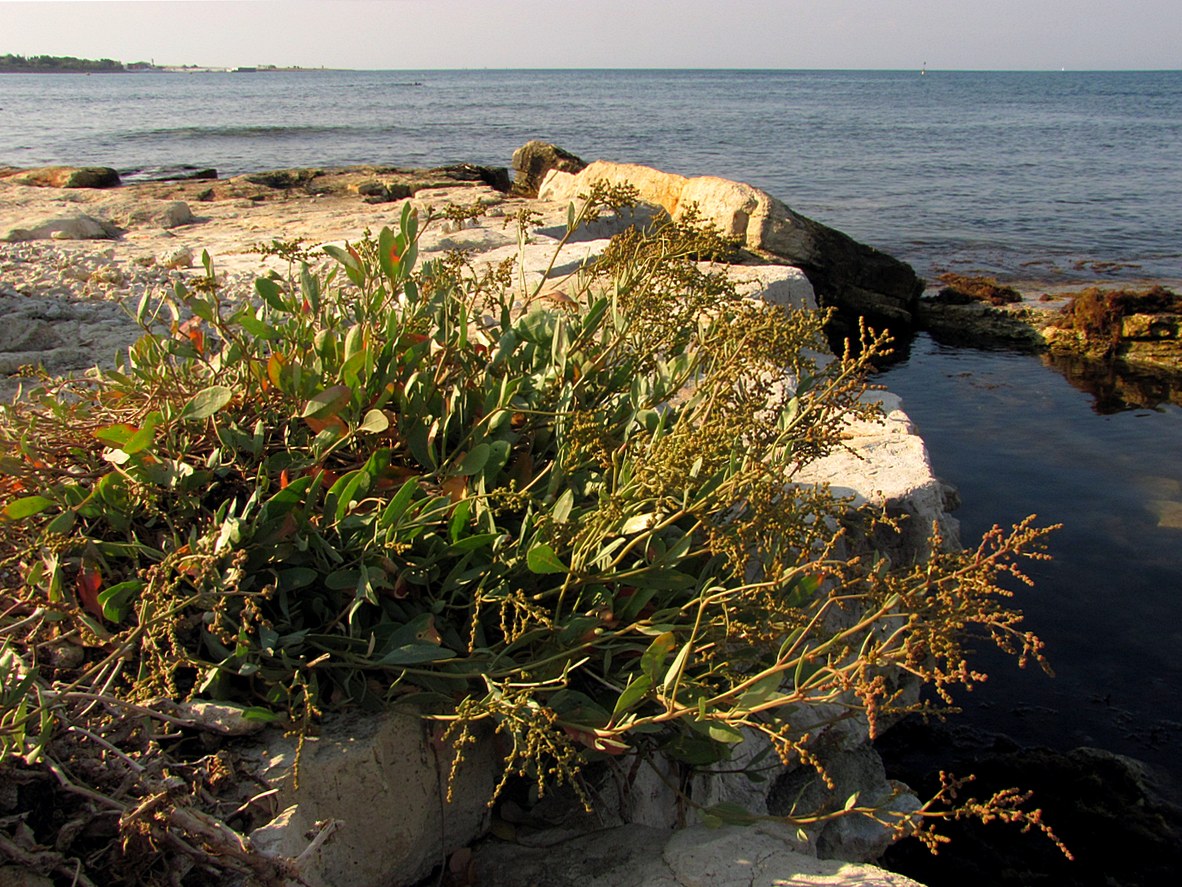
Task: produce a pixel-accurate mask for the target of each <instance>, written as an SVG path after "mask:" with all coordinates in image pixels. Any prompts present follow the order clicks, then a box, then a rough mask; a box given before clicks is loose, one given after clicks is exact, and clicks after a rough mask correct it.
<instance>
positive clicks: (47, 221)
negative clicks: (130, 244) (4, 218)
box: [0, 213, 117, 243]
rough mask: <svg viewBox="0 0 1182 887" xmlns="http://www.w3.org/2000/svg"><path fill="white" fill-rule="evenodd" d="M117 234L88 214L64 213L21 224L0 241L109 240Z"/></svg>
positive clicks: (0, 238)
mask: <svg viewBox="0 0 1182 887" xmlns="http://www.w3.org/2000/svg"><path fill="white" fill-rule="evenodd" d="M115 236H117V232H116V231H115V230H114V228H113V227H111V226H110V225H109V224H107V223H106V222H103V221H101V220H100V219H96V218H95V217H94V216H89V215H87V214H86V213H63V214H60V215H54V216H49V217H43V218H39V219H30V220H28V221H25V222H20V223H18V224H17V225H15V226H13V227H12V228H9V229H8V230H7V231H6V232H5V233H4V236H3V237H0V240H4V241H6V242H8V243H18V242H20V241H25V240H109V239H111V238H113V237H115Z"/></svg>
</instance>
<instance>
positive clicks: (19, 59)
mask: <svg viewBox="0 0 1182 887" xmlns="http://www.w3.org/2000/svg"><path fill="white" fill-rule="evenodd" d="M132 67H137V68H138V67H151V65H149V64H147V63H145V62H136V63H135V64H134V65H132ZM126 70H127V67H125V66H124V64H123V62H117V61H115V60H113V59H78V58H73V57H71V56H56V55H31V56H27V57H26V56H23V55H11V54H9V55H0V71H8V72H18V71H28V72H33V73H37V72H40V71H101V72H115V71H126Z"/></svg>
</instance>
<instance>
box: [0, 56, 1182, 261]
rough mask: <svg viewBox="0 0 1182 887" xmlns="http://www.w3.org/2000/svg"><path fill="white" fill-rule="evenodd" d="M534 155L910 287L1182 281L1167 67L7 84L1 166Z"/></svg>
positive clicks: (163, 77) (499, 159)
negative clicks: (957, 280) (771, 201)
mask: <svg viewBox="0 0 1182 887" xmlns="http://www.w3.org/2000/svg"><path fill="white" fill-rule="evenodd" d="M533 138H542V139H546V140H549V141H553V142H556V143H557V144H560V145H562V146H563V147H565V148H567V149H568V150H571V151H573V152H575V153H576V154H578V155H580V156H582V157H584V158H585V159H589V160H590V159H596V158H605V159H613V160H624V161H630V162H636V163H644V164H648V165H652V166H656V167H658V168H661V169H665V170H668V171H671V172H679V173H683V174H687V175H698V174H710V175H719V176H724V177H727V178H734V179H739V180H742V181H748V182H751V183H752V184H754V185H757V186H759V187H761V188H764V189H766V190H767V191H769V192H770V193H772V194H773V195H775V196H777V197H779V198H780V199H782V200H784V201H785V202H786V203H788V204H789V205H791V206H793V207H794V208H795V209H797V210H798V211H799V212H802V213H804V214H806V215H810V216H813V217H814V218H817V219H818V220H820V221H822V222H825V223H826V224H829V225H832V226H834V227H836V228H839V229H841V230H843V231H846V232H847V233H849V234H851V235H852V236H854V237H856V238H858V239H860V240H863V241H866V242H868V243H871V244H873V245H875V246H878V247H880V248H882V249H885V250H886V251H888V252H891V253H893V254H895V255H898V256H899V257H901V258H903V259H906V260H907V261H910V262H912V263H913V264H914V265H915V266H916V269H917V270H918V271H919V272H920V273H921V274H923V275H931V274H932V273H933V272H936V271H939V270H946V269H949V268H952V269H956V270H962V271H970V270H986V271H990V272H995V273H999V274H1002V275H1005V276H1010V277H1021V278H1038V279H1047V280H1057V279H1060V278H1061V277H1071V276H1079V274H1080V272H1079V271H1078V270H1076V265H1077V263H1081V262H1082V263H1088V262H1118V263H1128V264H1131V265H1135V266H1136V267H1133V268H1125V269H1122V271H1121V272H1120V274H1121V275H1122V276H1125V277H1138V276H1140V277H1150V278H1182V244H1180V242H1179V239H1180V235H1179V232H1182V161H1180V159H1179V157H1180V152H1179V149H1178V146H1179V145H1182V72H1150V73H1108V72H1105V73H1070V72H1051V73H1047V72H1043V73H996V72H990V73H971V72H956V73H948V72H929V73H928V74H927V76H924V77H921V76H919V73H918V72H862V71H839V72H827V71H448V72H441V71H411V72H405V71H394V72H391V71H385V72H351V71H331V72H299V73H282V72H278V73H262V72H260V73H254V74H132V75H106V76H100V75H93V76H86V75H65V74H63V75H55V76H46V75H21V74H4V75H0V164H10V165H14V166H33V165H39V164H49V163H67V164H84V163H85V164H103V165H108V166H115V167H117V168H120V169H123V170H135V169H142V168H145V167H153V166H169V165H175V164H193V165H198V166H212V167H215V168H217V169H218V171H219V172H220V173H221V174H222V175H231V174H234V173H241V172H251V171H258V170H260V169H272V168H276V167H284V166H298V165H344V164H357V163H386V164H394V165H407V166H412V165H441V164H446V163H453V162H472V163H480V164H486V165H496V166H507V165H508V164H509V159H510V157H511V155H512V152H513V150H514V149H515V148H517V147H518V146H520V145H521V144H523V143H524V142H526V141H528V140H529V139H533ZM1029 263H1033V264H1029Z"/></svg>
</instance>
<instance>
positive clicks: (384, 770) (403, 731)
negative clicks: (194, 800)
mask: <svg viewBox="0 0 1182 887" xmlns="http://www.w3.org/2000/svg"><path fill="white" fill-rule="evenodd" d="M494 746H495V743H494V742H492V740H491V737H487V738H486V740H485V741H481V742H477V743H476V744H475V745H473V746H470V747H469V748H468V749H466V750H465V755H464V762H463V764H462V765H461V767H460V771H459V774H458V775H457V778H456V780H455V783H454V797H453V800H452V801H451V802H450V803H448V802H447V801H445V797H446V793H447V783H448V771H449V766H450V752H449V751H448V750H446V749H443V748H440V747H439V746H438V743H432V741H431V740H430V739H429V738H428V725H427V723H426V722H425V721H423V720H421V719H419V718H417V717H414V716H412V715H409V714H402V713H394V712H388V713H384V714H380V715H375V714H372V713H369V714H360V713H357V714H351V715H346V716H342V717H339V718H335V719H333V720H331V721H329V722H328V723H326V724H325V725H324V728H323V730H322V732H321V734H320V736H318V737H315V738H313V737H309V738H308V739H307V740H306V741H305V744H304V748H303V751H302V755H301V756H300V761H299V785H298V787H297V786H296V784H295V780H294V773H293V767H294V765H295V761H296V742H295V740H294V739H289V738H286V737H281V738H278V739H276V740H275V741H273V742H272V743H270V744H268V745H267V746H265V747H264V748H262V749H261V750H260V754H259V768H258V769H259V775H260V777H261V778H262V779H263V780H264V781H265V782H266V783H268V784H270V785H272V786H274V787H277V788H278V789H279V797H278V799H277V804H278V807H279V809H280V810H281V811H282V812H281V813H280V815H278V816H277V817H276V818H275V819H273V820H272V821H271V822H270V823H268V824H267V825H265V826H263V827H262V828H259V829H256V830H255V831H254V832H252V833H251V836H250V837H251V841H252V843H253V844H254V846H255V847H256V849H258V850H260V851H261V852H264V853H267V854H270V855H273V856H286V857H291V858H295V857H297V856H299V855H300V854H301V853H302V852H303V851H304V850H305V848H307V846H308V841H309V838H308V837H307V835H309V834H316V833H317V832H318V831H320V829H321V828H323V827H324V823H325V821H328V820H332V821H333V822H334V823H335V831H334V832H333V834H332V835H331V837H329V839H328V840H327V841H325V842H324V843H323V844H322V845H321V846H320V847H319V848H317V849H316V850H315V851H314V852H313V853H312V854H311V855H310V857H308V858H306V861H305V862H304V863H303V864H302V866H301V871H300V876H301V877H302V878H303V879H304V881H305V882H306V884H307V885H308V887H342V885H349V887H405V885H410V884H414V883H416V882H418V881H419V880H420V879H421V878H422V877H423V876H425V875H426V874H427V873H429V872H430V871H431V869H432V868H433V867H434V866H436V865H438V864H439V862H440V861H441V860H442V859H444V858H445V857H446V855H447V854H449V853H451V852H452V851H454V850H456V849H458V848H459V847H463V846H465V845H467V844H468V843H470V842H471V841H473V840H474V839H476V838H477V837H479V836H480V835H481V834H483V832H484V830H485V829H486V827H487V825H488V820H489V810H488V806H487V802H488V800H489V798H491V797H492V792H493V787H494V786H495V785H496V782H497V780H498V779H499V778H500V762H499V761H498V760H497V757H496V753H495V749H494ZM317 823H321V825H319V826H318V825H317Z"/></svg>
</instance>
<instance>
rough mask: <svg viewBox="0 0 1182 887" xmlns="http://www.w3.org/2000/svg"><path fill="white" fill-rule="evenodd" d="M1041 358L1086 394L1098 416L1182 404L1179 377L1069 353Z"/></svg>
mask: <svg viewBox="0 0 1182 887" xmlns="http://www.w3.org/2000/svg"><path fill="white" fill-rule="evenodd" d="M1042 361H1043V363H1044V364H1045V365H1046V366H1048V367H1050V368H1052V369H1054V370H1055V371H1056V372H1058V373H1060V374H1061V375H1062V376H1063V377H1064V378H1065V379H1066V380H1067V381H1068V382H1070V383H1071V385H1072V386H1073V387H1075V388H1078V389H1079V390H1080V391H1084V392H1086V393H1088V394H1090V395H1091V396H1092V397H1093V398H1094V402H1093V404H1092V409H1094V410H1095V411H1096V412H1097V413H1100V414H1101V415H1107V414H1110V413H1119V412H1122V411H1124V410H1136V409H1154V408H1156V407H1159V406H1161V405H1162V404H1174V405H1176V406H1182V376H1178V375H1171V374H1167V373H1155V372H1153V371H1151V370H1146V369H1141V368H1134V367H1130V366H1129V365H1128V364H1125V363H1121V362H1117V361H1113V360H1092V359H1089V358H1085V357H1080V356H1078V355H1072V354H1053V353H1046V354H1043V355H1042Z"/></svg>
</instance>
